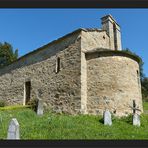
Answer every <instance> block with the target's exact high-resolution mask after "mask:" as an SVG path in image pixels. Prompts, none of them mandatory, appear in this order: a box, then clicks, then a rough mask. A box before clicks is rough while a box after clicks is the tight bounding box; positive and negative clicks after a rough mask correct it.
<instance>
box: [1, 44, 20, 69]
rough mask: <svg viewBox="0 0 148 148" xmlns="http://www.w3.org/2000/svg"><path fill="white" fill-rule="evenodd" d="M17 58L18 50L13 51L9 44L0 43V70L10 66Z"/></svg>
mask: <svg viewBox="0 0 148 148" xmlns="http://www.w3.org/2000/svg"><path fill="white" fill-rule="evenodd" d="M17 58H18V49H16V50H15V51H13V47H12V45H11V44H9V43H7V42H4V43H0V68H2V67H4V66H7V65H9V64H11V63H12V62H13V61H15V60H17Z"/></svg>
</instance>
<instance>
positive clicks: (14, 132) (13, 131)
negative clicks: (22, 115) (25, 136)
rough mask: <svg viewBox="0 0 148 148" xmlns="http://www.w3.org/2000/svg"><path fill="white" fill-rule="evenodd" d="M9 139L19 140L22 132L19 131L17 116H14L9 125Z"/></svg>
mask: <svg viewBox="0 0 148 148" xmlns="http://www.w3.org/2000/svg"><path fill="white" fill-rule="evenodd" d="M7 139H9V140H11V139H13V140H15V139H16V140H19V139H20V133H19V123H18V121H17V119H16V118H13V119H12V120H11V121H10V124H9V127H8V135H7Z"/></svg>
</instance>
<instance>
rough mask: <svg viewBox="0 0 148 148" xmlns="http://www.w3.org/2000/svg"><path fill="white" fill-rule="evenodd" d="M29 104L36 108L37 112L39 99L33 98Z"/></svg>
mask: <svg viewBox="0 0 148 148" xmlns="http://www.w3.org/2000/svg"><path fill="white" fill-rule="evenodd" d="M27 105H29V106H30V107H31V109H32V110H34V111H35V112H37V106H38V100H37V99H32V100H30V101H29V102H28V103H27Z"/></svg>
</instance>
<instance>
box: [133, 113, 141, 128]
mask: <svg viewBox="0 0 148 148" xmlns="http://www.w3.org/2000/svg"><path fill="white" fill-rule="evenodd" d="M133 125H135V126H140V115H138V114H134V115H133Z"/></svg>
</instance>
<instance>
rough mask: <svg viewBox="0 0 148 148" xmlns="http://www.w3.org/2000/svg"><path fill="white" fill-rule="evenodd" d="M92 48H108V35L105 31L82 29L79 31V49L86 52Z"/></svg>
mask: <svg viewBox="0 0 148 148" xmlns="http://www.w3.org/2000/svg"><path fill="white" fill-rule="evenodd" d="M94 48H107V49H109V36H108V35H107V34H106V31H102V30H101V31H100V30H94V31H87V32H86V31H82V33H81V51H82V52H87V51H91V50H92V49H94Z"/></svg>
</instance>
